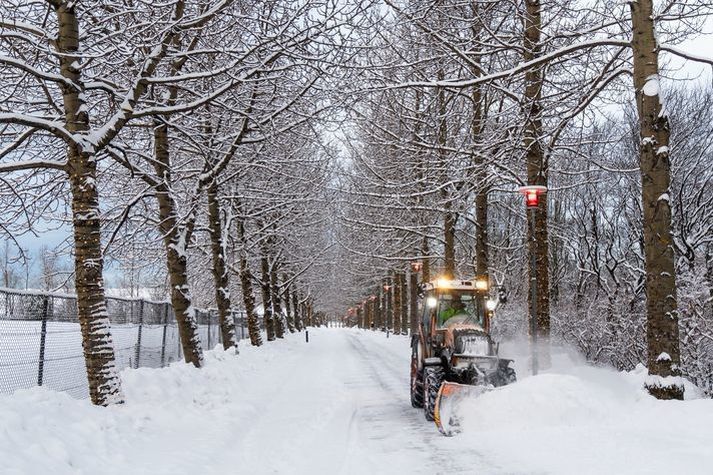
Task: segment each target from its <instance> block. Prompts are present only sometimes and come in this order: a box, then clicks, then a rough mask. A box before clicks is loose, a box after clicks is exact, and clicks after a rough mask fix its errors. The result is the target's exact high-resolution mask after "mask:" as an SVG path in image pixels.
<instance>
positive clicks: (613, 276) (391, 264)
mask: <svg viewBox="0 0 713 475" xmlns="http://www.w3.org/2000/svg"><path fill="white" fill-rule="evenodd" d="M386 3H387V4H388V5H389V6H390V7H391V12H393V16H392V17H391V18H390V23H389V27H388V28H384V29H382V32H381V33H380V34H379V35H378V38H377V39H376V40H375V43H376V44H375V46H374V48H373V49H372V50H370V51H369V52H368V54H365V55H364V57H363V58H362V61H363V62H364V63H365V64H368V65H369V66H370V72H371V77H370V81H371V83H372V84H378V85H379V87H374V88H372V89H371V90H369V91H368V93H367V94H364V95H362V96H360V99H361V100H360V101H359V103H357V104H355V106H354V107H353V108H352V111H351V122H350V124H351V130H350V131H349V135H350V140H349V145H350V151H351V155H352V157H353V162H352V163H351V164H350V165H348V166H345V167H344V169H343V171H342V188H343V192H342V194H341V201H342V204H343V206H342V207H341V208H340V213H341V228H340V234H339V241H340V244H341V248H342V249H343V252H344V256H343V258H344V259H345V260H346V261H348V262H350V268H351V269H352V272H351V281H352V283H353V288H354V289H358V290H355V295H351V296H350V300H349V301H352V302H353V301H361V300H362V299H363V298H364V297H365V296H368V295H369V294H370V293H371V292H372V291H371V288H373V287H374V285H375V284H377V283H378V282H379V281H380V279H381V276H382V275H384V274H385V273H386V272H388V271H389V270H392V269H396V270H398V271H401V270H404V269H406V268H407V267H408V264H409V262H412V261H415V260H419V261H423V262H424V270H423V274H424V275H423V279H424V280H428V279H429V277H432V276H434V275H435V274H436V273H439V274H444V275H446V276H453V275H461V276H469V275H470V276H472V275H489V277H490V279H491V281H493V283H494V284H501V283H504V284H505V285H506V287H507V288H508V289H509V290H510V294H511V299H510V300H511V303H510V305H509V306H507V307H506V308H505V309H504V310H503V311H501V313H500V315H499V316H498V317H496V320H497V321H498V328H497V330H498V331H501V332H503V333H505V334H508V335H513V334H516V333H518V332H521V331H524V330H525V328H530V325H526V321H525V319H524V318H523V315H526V314H527V313H528V311H527V308H532V302H529V305H528V302H527V300H528V299H531V298H532V297H531V295H532V292H530V290H531V286H533V285H534V286H536V287H537V292H536V295H537V296H538V299H537V302H534V307H535V309H536V310H535V311H534V315H532V313H533V312H530V313H531V317H530V318H535V319H536V325H535V328H536V329H537V330H536V331H538V332H539V338H540V339H547V338H549V337H550V334H551V333H554V334H555V335H557V336H558V337H562V338H564V339H565V340H566V341H568V342H571V343H574V344H576V345H578V346H579V347H580V348H581V349H582V350H583V351H584V352H585V353H586V354H587V356H589V357H590V358H591V359H592V360H595V361H603V362H608V363H613V364H614V365H616V366H617V367H619V368H632V367H633V366H634V365H636V364H638V363H645V364H646V365H647V366H648V368H649V372H650V374H651V375H657V376H662V377H667V376H676V375H679V374H681V372H682V371H683V374H685V375H686V376H688V377H690V378H692V379H693V380H694V381H695V382H697V383H698V384H699V385H701V386H703V387H704V388H706V389H708V390H709V391H710V390H711V389H713V383H711V381H710V377H709V375H710V369H711V364H712V362H713V341H712V340H711V339H710V331H711V326H710V321H711V320H710V312H711V308H712V305H711V295H713V294H711V291H712V290H711V289H713V285H712V283H713V261H712V260H711V259H712V257H713V253H712V252H711V251H712V249H713V242H712V241H711V236H712V235H713V233H712V231H713V221H712V220H713V207H712V205H711V201H710V200H707V199H706V198H705V196H707V195H709V194H710V193H711V191H713V190H712V189H711V186H712V180H711V178H712V175H711V172H710V169H711V164H712V163H713V155H711V150H710V143H711V139H710V137H711V133H712V132H713V131H711V127H710V121H708V120H707V117H708V116H709V114H710V107H709V104H710V100H711V90H710V88H701V87H699V86H695V85H693V86H692V85H690V84H685V85H674V84H672V83H671V82H668V81H666V80H663V79H661V78H662V77H665V72H666V71H665V70H662V68H661V67H660V64H659V62H660V57H661V56H663V55H666V54H673V55H679V56H683V57H689V59H693V60H698V61H704V62H708V63H710V61H709V60H706V59H702V58H695V57H692V56H690V55H687V54H686V53H685V52H683V51H682V50H680V48H678V47H677V45H678V44H680V43H681V42H682V41H683V40H685V39H686V38H687V37H689V36H690V35H692V34H695V33H696V32H697V31H698V30H699V28H701V27H702V25H703V24H704V21H705V19H706V18H708V15H709V14H710V13H711V7H710V5H708V4H706V3H705V2H676V1H670V2H661V4H657V5H656V8H654V3H653V2H652V1H638V2H630V3H629V4H627V5H624V4H622V5H616V6H612V5H611V2H597V1H594V2H591V1H590V2H581V1H576V0H564V1H557V2H548V3H547V4H543V3H541V2H539V1H536V0H524V1H521V2H510V1H503V2H500V1H495V2H492V1H489V2H480V1H462V0H453V1H445V2H443V1H442V2H430V1H403V2H398V1H390V0H387V1H386ZM667 87H668V89H667V90H665V88H667ZM664 93H665V96H666V99H667V105H666V106H664V101H663V96H664ZM634 105H635V107H634ZM669 117H672V123H673V124H674V127H673V128H672V127H671V126H670V122H669ZM525 184H528V185H544V186H547V187H548V188H549V193H548V194H547V199H546V200H541V204H540V205H539V208H538V209H537V211H536V212H535V213H534V214H533V215H527V216H526V215H525V213H524V207H523V206H522V204H521V201H520V198H519V197H518V196H517V193H516V190H517V187H518V186H521V185H525ZM531 219H534V223H531V222H530V221H529V220H531ZM531 229H534V239H533V238H532V236H531V235H530V230H531ZM525 246H527V247H525ZM531 254H534V255H535V256H536V268H537V274H536V275H537V279H536V280H535V279H529V284H528V279H527V271H526V270H525V269H527V268H528V265H527V262H528V261H527V257H528V256H529V255H531ZM706 315H708V317H707V318H706ZM681 343H682V346H681ZM648 387H649V390H650V392H651V393H652V394H654V395H656V396H657V397H661V398H680V397H682V392H683V388H682V386H680V384H679V383H678V382H677V381H676V380H675V379H667V380H661V379H656V378H652V379H651V381H650V382H649V383H648Z"/></svg>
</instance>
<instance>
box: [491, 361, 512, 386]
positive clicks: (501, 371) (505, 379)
mask: <svg viewBox="0 0 713 475" xmlns="http://www.w3.org/2000/svg"><path fill="white" fill-rule="evenodd" d="M508 364H509V363H507V364H501V365H500V367H499V368H498V372H497V373H496V374H495V380H494V381H493V386H495V387H499V386H506V385H508V384H511V383H514V382H515V381H517V376H516V375H515V370H514V369H512V368H511V367H510V366H508Z"/></svg>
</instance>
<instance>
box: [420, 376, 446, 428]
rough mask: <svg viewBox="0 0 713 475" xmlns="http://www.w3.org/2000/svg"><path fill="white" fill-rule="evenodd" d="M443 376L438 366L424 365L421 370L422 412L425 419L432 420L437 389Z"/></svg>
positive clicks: (439, 387)
mask: <svg viewBox="0 0 713 475" xmlns="http://www.w3.org/2000/svg"><path fill="white" fill-rule="evenodd" d="M444 376H445V371H443V368H441V367H440V366H426V367H425V368H424V370H423V414H424V416H426V420H427V421H432V420H433V412H434V411H435V409H436V399H437V398H438V390H439V389H441V384H442V383H443V379H444Z"/></svg>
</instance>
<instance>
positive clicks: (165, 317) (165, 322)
mask: <svg viewBox="0 0 713 475" xmlns="http://www.w3.org/2000/svg"><path fill="white" fill-rule="evenodd" d="M163 308H164V310H163V336H162V337H161V367H162V368H163V367H164V366H166V330H168V303H165V304H164V307H163Z"/></svg>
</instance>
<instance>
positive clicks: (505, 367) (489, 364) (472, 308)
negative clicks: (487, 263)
mask: <svg viewBox="0 0 713 475" xmlns="http://www.w3.org/2000/svg"><path fill="white" fill-rule="evenodd" d="M422 290H423V296H422V297H423V303H424V305H423V318H422V319H421V321H420V323H419V332H418V334H414V335H413V337H412V340H411V349H412V352H411V405H412V406H413V407H422V408H423V410H424V414H425V416H426V419H427V420H432V421H435V423H436V426H437V427H438V429H439V430H440V431H441V433H443V434H445V435H453V434H455V433H457V432H458V431H459V410H458V409H459V406H460V403H461V401H463V400H466V399H472V398H476V397H478V396H480V395H481V394H483V393H484V392H486V391H489V390H491V389H493V388H496V387H499V386H504V385H506V384H510V383H512V382H514V381H515V379H516V378H515V371H514V370H513V369H512V368H511V367H510V363H511V360H508V359H503V358H500V357H499V356H498V346H497V345H496V344H495V343H494V342H493V340H492V338H491V337H490V319H491V318H492V314H493V311H494V310H495V307H496V306H497V302H495V301H493V300H488V281H487V280H485V279H478V280H475V281H462V280H444V279H438V280H437V281H435V282H431V283H428V284H424V286H423V288H422Z"/></svg>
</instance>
